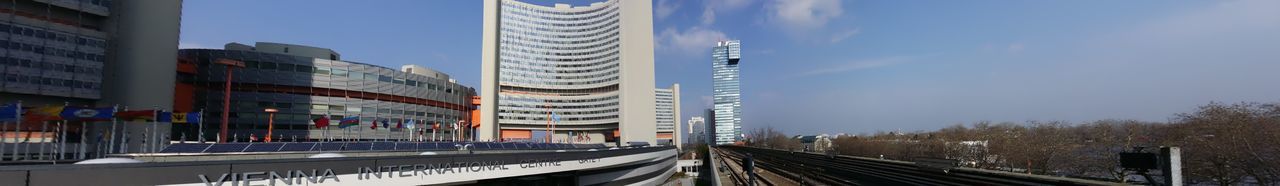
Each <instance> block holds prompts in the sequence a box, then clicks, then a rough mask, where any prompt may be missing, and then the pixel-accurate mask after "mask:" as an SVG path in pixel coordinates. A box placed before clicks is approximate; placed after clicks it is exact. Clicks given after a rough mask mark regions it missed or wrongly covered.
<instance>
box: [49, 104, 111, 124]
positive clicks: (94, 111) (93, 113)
mask: <svg viewBox="0 0 1280 186" xmlns="http://www.w3.org/2000/svg"><path fill="white" fill-rule="evenodd" d="M114 113H115V108H112V107H99V108H90V107H66V108H65V109H62V119H65V120H73V121H106V120H111V116H113V115H115V114H114Z"/></svg>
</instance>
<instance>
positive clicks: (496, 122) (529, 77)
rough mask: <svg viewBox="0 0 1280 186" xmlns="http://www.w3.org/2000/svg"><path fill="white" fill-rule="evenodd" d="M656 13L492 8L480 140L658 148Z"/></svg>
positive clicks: (632, 6)
mask: <svg viewBox="0 0 1280 186" xmlns="http://www.w3.org/2000/svg"><path fill="white" fill-rule="evenodd" d="M651 12H652V5H651V1H647V0H626V1H622V0H609V1H605V2H597V3H592V4H590V5H587V6H576V7H575V6H571V5H567V4H555V5H553V6H542V5H536V4H530V3H525V2H520V1H516V0H487V1H485V9H484V32H483V35H484V36H483V42H484V44H483V45H484V49H483V52H482V54H483V59H482V61H483V72H482V75H483V77H482V78H481V79H482V85H481V86H482V89H481V91H482V93H481V97H482V98H481V100H482V103H481V105H482V106H483V108H481V112H482V113H481V117H480V122H481V125H480V127H479V129H478V130H477V131H478V132H479V137H480V139H507V140H525V139H531V138H533V135H532V134H533V133H535V132H537V133H542V131H548V130H551V131H554V132H555V135H554V136H555V137H554V139H555V140H556V141H561V142H565V141H573V142H583V143H600V142H632V141H644V142H649V143H655V138H656V136H655V132H656V131H655V123H656V121H655V118H654V115H655V112H654V90H653V85H654V80H653V18H652V17H653V16H652V13H651ZM531 140H541V139H531Z"/></svg>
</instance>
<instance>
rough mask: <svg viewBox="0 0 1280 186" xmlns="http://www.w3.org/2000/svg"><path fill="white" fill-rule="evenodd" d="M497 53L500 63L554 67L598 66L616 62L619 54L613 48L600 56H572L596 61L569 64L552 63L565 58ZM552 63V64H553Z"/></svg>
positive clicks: (582, 59) (580, 59) (581, 59)
mask: <svg viewBox="0 0 1280 186" xmlns="http://www.w3.org/2000/svg"><path fill="white" fill-rule="evenodd" d="M505 48H506V47H504V49H505ZM499 53H501V54H500V55H499V57H501V59H500V60H501V62H502V63H515V64H522V63H524V64H530V65H535V66H542V67H555V68H576V67H591V66H598V65H602V64H609V63H614V62H617V61H618V55H617V54H619V52H618V51H617V50H615V51H610V52H609V53H607V54H604V55H600V56H591V57H584V58H572V59H571V60H579V61H596V62H590V63H569V64H560V63H554V62H556V61H563V60H566V59H553V58H543V57H530V56H531V55H528V54H521V53H516V52H506V51H500V52H499ZM597 60H598V61H597ZM540 62H551V63H540ZM553 65H554V66H553Z"/></svg>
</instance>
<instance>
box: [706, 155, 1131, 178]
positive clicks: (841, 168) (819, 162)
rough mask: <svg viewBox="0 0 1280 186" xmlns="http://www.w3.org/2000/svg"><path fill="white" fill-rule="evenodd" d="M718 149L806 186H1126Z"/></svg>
mask: <svg viewBox="0 0 1280 186" xmlns="http://www.w3.org/2000/svg"><path fill="white" fill-rule="evenodd" d="M717 149H719V151H718V152H720V153H722V154H725V155H729V156H732V155H730V154H733V155H739V156H740V155H742V154H746V153H751V154H752V155H753V157H754V158H755V159H756V162H757V167H758V168H762V169H765V170H770V171H774V172H784V174H780V175H784V177H787V179H791V180H795V181H796V182H800V183H802V184H803V185H1123V184H1121V183H1112V182H1102V181H1093V180H1084V179H1075V178H1063V177H1053V176H1039V175H1028V174H1020V173H1008V172H999V171H989V170H980V169H970V168H952V169H949V170H945V171H944V170H938V169H922V168H921V167H920V166H917V165H916V164H915V163H912V162H903V161H892V160H879V159H871V158H862V157H852V156H829V155H823V154H816V153H804V152H789V151H781V150H772V149H759V148H749V147H738V146H721V147H719V148H717ZM786 175H791V176H786Z"/></svg>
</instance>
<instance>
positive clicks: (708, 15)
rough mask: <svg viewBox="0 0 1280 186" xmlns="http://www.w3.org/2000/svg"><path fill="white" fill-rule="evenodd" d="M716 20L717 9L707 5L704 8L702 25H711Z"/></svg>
mask: <svg viewBox="0 0 1280 186" xmlns="http://www.w3.org/2000/svg"><path fill="white" fill-rule="evenodd" d="M715 22H716V10H715V9H711V7H707V8H705V9H702V25H711V24H712V23H715Z"/></svg>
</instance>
